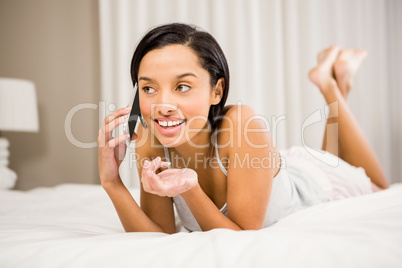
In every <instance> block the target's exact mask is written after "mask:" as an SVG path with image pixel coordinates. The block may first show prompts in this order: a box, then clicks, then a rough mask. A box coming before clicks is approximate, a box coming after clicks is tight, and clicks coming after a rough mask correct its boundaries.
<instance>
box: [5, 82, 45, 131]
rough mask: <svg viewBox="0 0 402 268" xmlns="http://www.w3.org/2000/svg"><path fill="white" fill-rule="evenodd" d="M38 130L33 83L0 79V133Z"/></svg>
mask: <svg viewBox="0 0 402 268" xmlns="http://www.w3.org/2000/svg"><path fill="white" fill-rule="evenodd" d="M38 130H39V121H38V106H37V101H36V91H35V85H34V83H32V82H31V81H28V80H22V79H13V78H0V131H27V132H38Z"/></svg>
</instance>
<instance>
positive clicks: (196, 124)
mask: <svg viewBox="0 0 402 268" xmlns="http://www.w3.org/2000/svg"><path fill="white" fill-rule="evenodd" d="M357 54H361V51H355V50H343V51H340V49H339V48H338V47H337V46H332V47H331V48H329V49H327V50H324V51H322V52H321V53H320V54H319V61H318V65H317V67H316V68H314V69H313V70H312V71H311V72H310V79H311V80H312V81H313V83H314V84H316V85H317V86H318V88H319V89H320V91H321V93H322V94H323V95H324V98H325V99H326V100H327V103H328V107H329V111H330V115H331V116H332V118H330V119H329V120H328V123H329V124H331V123H333V121H334V120H337V123H338V124H339V140H338V138H337V137H338V133H333V131H328V136H327V135H326V136H325V139H324V146H323V151H320V154H318V157H313V156H311V155H310V154H309V153H308V152H307V151H306V150H305V148H302V147H294V148H291V149H289V150H286V151H279V150H278V149H277V148H276V147H275V146H273V145H272V144H271V134H270V133H269V131H268V130H267V129H266V128H267V126H266V124H265V121H264V120H261V116H260V115H257V114H256V113H255V112H254V111H253V109H251V108H250V107H248V106H241V105H236V106H225V102H226V99H227V95H228V92H229V70H228V65H227V62H226V58H225V56H224V53H223V52H222V50H221V48H220V46H219V45H218V43H217V42H216V40H215V39H214V38H213V37H212V36H211V35H210V34H208V33H206V32H204V31H201V30H199V29H197V28H196V27H193V26H190V25H186V24H177V23H176V24H168V25H162V26H159V27H156V28H154V29H152V30H151V31H150V32H148V33H147V34H146V35H145V36H144V37H143V39H142V40H141V41H140V43H139V44H138V46H137V48H136V50H135V52H134V56H133V59H132V64H131V77H132V81H133V84H134V86H137V85H138V89H139V99H140V109H141V114H142V116H143V119H144V121H145V123H146V125H148V128H144V127H142V126H141V125H139V126H138V130H137V135H136V136H134V139H137V140H138V141H141V142H138V143H136V151H137V154H138V156H139V157H138V161H137V164H138V165H137V166H138V171H139V174H141V207H140V206H138V204H137V203H136V202H135V201H134V199H133V198H132V197H131V195H130V193H129V191H128V190H127V189H126V187H125V186H124V184H123V183H122V181H121V178H120V176H119V166H120V164H121V160H119V159H118V158H117V156H118V151H119V147H121V146H124V149H126V148H125V143H124V141H125V139H127V135H122V136H119V137H116V138H113V137H112V135H111V133H112V131H113V129H114V128H116V127H117V126H118V125H120V124H122V123H124V121H125V120H126V119H125V116H126V115H127V114H129V113H130V109H127V108H126V109H119V110H117V111H115V112H114V113H112V114H111V115H110V116H108V117H106V118H105V120H104V123H103V126H102V128H101V130H100V132H99V137H98V144H99V158H98V159H99V173H100V178H101V183H102V186H103V188H104V189H105V190H106V192H107V193H108V194H109V196H110V198H111V200H112V202H113V204H114V206H115V208H116V210H117V212H118V215H119V217H120V220H121V222H122V224H123V226H124V228H125V230H126V231H155V232H166V233H174V232H175V231H176V229H175V220H174V210H173V205H175V206H176V208H177V212H178V214H179V216H180V218H181V220H182V224H183V226H184V227H186V228H187V229H188V230H190V231H201V230H203V231H206V230H211V229H214V228H228V229H233V230H246V229H261V228H263V227H268V226H270V225H271V224H273V223H275V222H277V221H278V220H280V219H282V218H283V217H285V216H287V215H289V214H291V213H293V212H296V211H298V210H300V209H302V208H305V207H308V206H312V205H315V204H320V203H323V202H328V201H331V200H336V199H341V198H346V197H351V196H358V195H363V194H368V193H372V191H373V190H372V187H373V186H375V185H377V188H378V189H379V188H383V189H385V188H387V187H388V183H387V180H386V178H385V176H384V173H383V171H382V168H381V166H380V165H379V162H378V160H377V157H376V156H375V154H374V152H373V150H372V149H371V147H370V145H369V144H368V142H367V141H366V139H365V138H364V135H363V133H362V132H361V131H360V129H359V127H358V125H357V123H356V121H355V120H354V118H353V115H352V114H351V112H350V110H349V108H348V106H347V105H346V102H345V100H346V98H347V95H348V94H347V93H345V92H349V90H350V85H352V82H353V78H354V76H355V74H356V72H357V70H358V67H359V65H360V63H361V61H362V60H363V58H364V57H356V55H357ZM340 68H342V72H335V75H333V73H334V71H333V70H334V69H335V70H340ZM345 86H346V87H348V88H344V87H345ZM340 87H341V88H342V90H341V89H340ZM333 103H336V104H337V105H336V106H334V105H329V104H333ZM335 134H336V135H335ZM338 156H339V157H338ZM162 158H163V159H162ZM200 159H203V160H202V161H200ZM223 159H224V160H225V161H222V160H223ZM171 160H174V161H171ZM333 160H336V161H337V163H338V166H337V167H336V168H333V166H330V165H329V164H327V163H333V162H334V161H333ZM214 163H217V164H214ZM355 166H356V167H355ZM357 167H360V168H357ZM363 168H364V169H363ZM365 172H366V173H367V175H368V176H367V175H366V173H365ZM370 179H371V181H372V182H371V181H370Z"/></svg>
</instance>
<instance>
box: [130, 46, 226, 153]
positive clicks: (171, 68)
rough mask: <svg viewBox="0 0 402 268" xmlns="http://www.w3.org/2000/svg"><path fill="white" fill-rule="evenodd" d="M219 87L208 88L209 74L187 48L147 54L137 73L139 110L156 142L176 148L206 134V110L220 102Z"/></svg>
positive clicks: (179, 47)
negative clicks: (201, 133)
mask: <svg viewBox="0 0 402 268" xmlns="http://www.w3.org/2000/svg"><path fill="white" fill-rule="evenodd" d="M220 84H221V81H220V82H218V83H217V86H216V87H214V89H212V88H211V84H210V76H209V73H208V72H207V71H206V70H205V69H204V68H202V66H201V64H200V62H199V59H198V56H197V55H196V54H195V52H194V51H193V50H192V49H191V48H189V47H187V46H183V45H169V46H165V47H163V48H160V49H154V50H151V51H150V52H148V53H147V54H146V55H145V56H144V57H143V59H142V60H141V63H140V67H139V71H138V88H139V96H140V108H141V113H142V115H143V117H144V119H145V121H146V123H147V124H148V126H149V127H150V128H151V131H152V133H153V134H154V135H155V137H156V138H157V139H158V140H159V142H160V143H161V144H162V145H164V146H167V147H176V146H179V145H181V144H184V143H186V142H191V141H192V140H193V138H194V137H195V136H196V135H197V133H200V132H201V131H206V130H207V129H208V126H207V119H208V113H209V108H210V106H211V105H213V104H218V103H219V101H220V99H221V95H222V91H221V89H220V88H221V87H220Z"/></svg>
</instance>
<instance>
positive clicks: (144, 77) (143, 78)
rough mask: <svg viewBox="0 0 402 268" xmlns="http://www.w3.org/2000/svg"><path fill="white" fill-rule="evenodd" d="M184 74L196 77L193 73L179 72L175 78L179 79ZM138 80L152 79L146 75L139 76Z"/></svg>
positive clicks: (150, 80) (184, 75)
mask: <svg viewBox="0 0 402 268" xmlns="http://www.w3.org/2000/svg"><path fill="white" fill-rule="evenodd" d="M186 76H194V77H197V76H196V75H195V74H193V73H184V74H180V75H178V76H176V78H177V79H180V78H183V77H186ZM140 80H144V81H149V82H152V81H154V80H153V79H152V78H149V77H146V76H141V77H140V78H138V81H140Z"/></svg>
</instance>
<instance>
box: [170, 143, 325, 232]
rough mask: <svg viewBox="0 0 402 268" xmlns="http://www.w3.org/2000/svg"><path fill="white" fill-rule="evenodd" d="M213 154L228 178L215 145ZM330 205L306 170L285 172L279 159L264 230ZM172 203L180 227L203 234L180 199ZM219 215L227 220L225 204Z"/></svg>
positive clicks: (289, 168) (296, 169)
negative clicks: (303, 211)
mask: <svg viewBox="0 0 402 268" xmlns="http://www.w3.org/2000/svg"><path fill="white" fill-rule="evenodd" d="M164 151H165V157H166V159H168V161H170V155H169V150H168V148H166V147H164ZM215 154H216V158H217V160H218V163H219V167H220V169H221V170H222V172H223V173H224V174H225V175H226V176H227V170H226V169H225V168H224V166H223V164H222V162H221V160H220V158H219V152H218V146H217V144H216V142H215ZM281 155H282V154H281ZM329 201H331V199H330V198H329V197H328V196H327V195H326V194H325V193H324V192H323V191H322V189H321V187H320V186H319V185H317V183H316V182H315V181H314V179H313V178H312V176H311V175H310V174H309V173H308V172H306V170H303V169H300V168H298V167H297V166H289V165H287V166H286V168H284V159H283V156H282V157H281V168H280V170H279V172H278V174H277V175H276V176H275V177H274V180H273V183H272V191H271V197H270V201H269V205H268V211H267V214H266V216H265V221H264V227H268V226H270V225H271V224H274V223H275V222H277V221H278V220H280V219H282V218H284V217H285V216H287V215H289V214H291V213H293V212H296V211H298V210H300V209H303V208H306V207H309V206H313V205H316V204H320V203H323V202H329ZM173 202H174V205H175V206H176V210H177V213H178V215H179V217H180V220H181V222H182V225H183V226H184V227H185V228H186V229H187V230H189V231H202V230H201V228H200V226H199V225H198V223H197V221H196V219H195V218H194V216H193V214H192V213H191V211H190V209H189V207H188V206H187V204H186V202H185V201H184V199H183V198H182V197H181V195H176V196H174V197H173ZM220 211H221V212H222V213H223V214H224V215H225V216H226V217H227V203H225V205H224V206H223V207H222V208H221V209H220Z"/></svg>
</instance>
